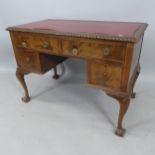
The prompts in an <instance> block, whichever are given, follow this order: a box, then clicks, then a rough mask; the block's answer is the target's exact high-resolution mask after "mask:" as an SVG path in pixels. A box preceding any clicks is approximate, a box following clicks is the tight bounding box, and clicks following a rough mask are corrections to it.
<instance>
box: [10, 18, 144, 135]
mask: <svg viewBox="0 0 155 155" xmlns="http://www.w3.org/2000/svg"><path fill="white" fill-rule="evenodd" d="M146 27H147V24H145V23H123V22H95V21H65V20H45V21H39V22H34V23H30V24H24V25H19V26H13V27H9V28H8V29H7V30H9V31H10V35H11V39H12V44H13V48H14V53H15V57H16V61H17V72H16V75H17V78H18V79H19V81H20V83H21V85H22V86H23V88H24V91H25V95H24V97H23V98H22V100H23V101H24V102H28V101H29V100H30V97H29V93H28V89H27V86H26V83H25V80H24V75H26V74H28V73H32V72H33V73H40V74H43V73H45V72H47V71H49V70H50V69H52V68H53V69H54V73H55V74H54V76H53V78H55V79H58V78H59V75H58V74H57V70H56V66H57V65H58V64H59V63H62V62H63V61H65V60H66V59H67V58H71V57H75V58H81V59H85V60H86V61H87V63H88V67H87V69H88V72H87V77H88V84H90V85H92V86H95V87H98V88H100V89H102V90H104V91H105V92H106V93H107V95H109V96H111V97H113V98H115V99H116V100H118V102H119V105H120V111H119V117H118V124H117V129H116V131H115V133H116V134H117V135H119V136H123V135H124V132H125V129H124V128H123V127H122V121H123V118H124V115H125V113H126V111H127V109H128V107H129V103H130V98H131V97H132V98H134V97H135V93H134V92H133V87H134V84H135V81H136V79H137V77H138V75H139V72H140V64H139V59H140V53H141V46H142V40H143V35H144V31H145V29H146Z"/></svg>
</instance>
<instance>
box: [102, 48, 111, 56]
mask: <svg viewBox="0 0 155 155" xmlns="http://www.w3.org/2000/svg"><path fill="white" fill-rule="evenodd" d="M103 54H104V56H108V55H109V54H110V49H109V48H104V49H103Z"/></svg>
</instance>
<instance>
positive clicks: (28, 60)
mask: <svg viewBox="0 0 155 155" xmlns="http://www.w3.org/2000/svg"><path fill="white" fill-rule="evenodd" d="M16 59H17V63H18V65H19V67H21V68H23V69H24V70H27V71H32V72H40V67H39V61H38V56H37V54H36V53H35V52H27V51H25V50H18V51H17V52H16Z"/></svg>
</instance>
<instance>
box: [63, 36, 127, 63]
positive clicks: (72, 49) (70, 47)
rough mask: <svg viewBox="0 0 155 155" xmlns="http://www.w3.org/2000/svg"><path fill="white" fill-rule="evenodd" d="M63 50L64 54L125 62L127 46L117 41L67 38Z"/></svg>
mask: <svg viewBox="0 0 155 155" xmlns="http://www.w3.org/2000/svg"><path fill="white" fill-rule="evenodd" d="M62 50H63V54H64V55H69V56H76V57H77V56H78V57H82V58H86V59H110V60H114V61H121V62H123V61H124V58H125V46H122V45H120V44H117V43H107V42H105V43H104V42H101V41H100V42H97V41H94V42H91V41H90V42H89V41H86V42H84V41H80V40H67V39H66V40H63V41H62Z"/></svg>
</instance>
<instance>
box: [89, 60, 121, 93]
mask: <svg viewBox="0 0 155 155" xmlns="http://www.w3.org/2000/svg"><path fill="white" fill-rule="evenodd" d="M88 69H89V71H88V74H89V75H88V78H89V79H88V81H89V83H90V84H93V85H97V86H100V87H104V88H108V89H112V90H120V88H121V79H122V66H121V65H120V64H118V63H114V62H113V63H110V62H101V61H95V60H94V61H90V62H89V63H88Z"/></svg>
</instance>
